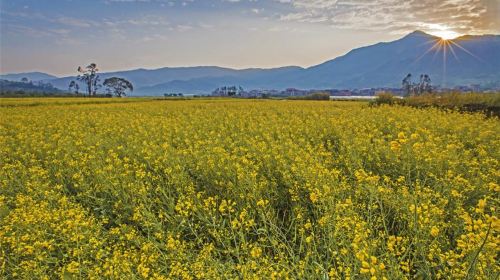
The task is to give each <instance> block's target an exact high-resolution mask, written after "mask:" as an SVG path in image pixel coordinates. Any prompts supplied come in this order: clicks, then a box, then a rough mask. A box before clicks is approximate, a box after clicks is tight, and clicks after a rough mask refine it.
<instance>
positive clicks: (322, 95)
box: [288, 92, 330, 100]
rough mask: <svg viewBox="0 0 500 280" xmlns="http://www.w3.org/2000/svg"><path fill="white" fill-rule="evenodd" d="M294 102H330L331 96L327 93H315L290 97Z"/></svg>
mask: <svg viewBox="0 0 500 280" xmlns="http://www.w3.org/2000/svg"><path fill="white" fill-rule="evenodd" d="M288 99H292V100H330V94H329V93H327V92H315V93H311V94H308V95H304V96H290V97H288Z"/></svg>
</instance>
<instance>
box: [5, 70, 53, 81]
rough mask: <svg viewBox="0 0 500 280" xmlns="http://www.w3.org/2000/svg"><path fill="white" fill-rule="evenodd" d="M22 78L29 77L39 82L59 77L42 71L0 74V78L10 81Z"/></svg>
mask: <svg viewBox="0 0 500 280" xmlns="http://www.w3.org/2000/svg"><path fill="white" fill-rule="evenodd" d="M22 78H27V79H28V80H29V81H33V82H38V81H43V80H52V79H57V77H56V76H54V75H50V74H46V73H42V72H27V73H16V74H5V75H0V79H2V80H9V81H21V79H22Z"/></svg>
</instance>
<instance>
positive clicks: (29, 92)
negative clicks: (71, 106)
mask: <svg viewBox="0 0 500 280" xmlns="http://www.w3.org/2000/svg"><path fill="white" fill-rule="evenodd" d="M68 95H70V94H68V93H67V92H64V91H62V90H60V89H57V88H55V87H54V86H53V85H52V84H50V83H45V82H42V81H39V82H32V81H27V80H24V81H21V82H16V81H8V80H0V96H3V97H9V96H12V97H20V96H26V97H29V96H68Z"/></svg>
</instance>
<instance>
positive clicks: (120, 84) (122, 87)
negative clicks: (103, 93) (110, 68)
mask: <svg viewBox="0 0 500 280" xmlns="http://www.w3.org/2000/svg"><path fill="white" fill-rule="evenodd" d="M103 85H104V86H105V87H106V90H107V91H108V93H110V94H115V95H116V96H118V97H122V96H124V95H126V92H127V91H128V90H129V91H133V90H134V86H133V85H132V83H131V82H129V81H127V80H126V79H123V78H118V77H111V78H108V79H106V80H104V83H103Z"/></svg>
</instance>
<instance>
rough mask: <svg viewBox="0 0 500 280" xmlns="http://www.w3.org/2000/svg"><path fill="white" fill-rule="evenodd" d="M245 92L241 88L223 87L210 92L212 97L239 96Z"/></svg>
mask: <svg viewBox="0 0 500 280" xmlns="http://www.w3.org/2000/svg"><path fill="white" fill-rule="evenodd" d="M244 92H245V91H244V90H243V88H242V87H241V86H223V87H220V88H217V89H215V90H214V91H213V92H212V95H213V96H241V95H242V94H243V93H244Z"/></svg>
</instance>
